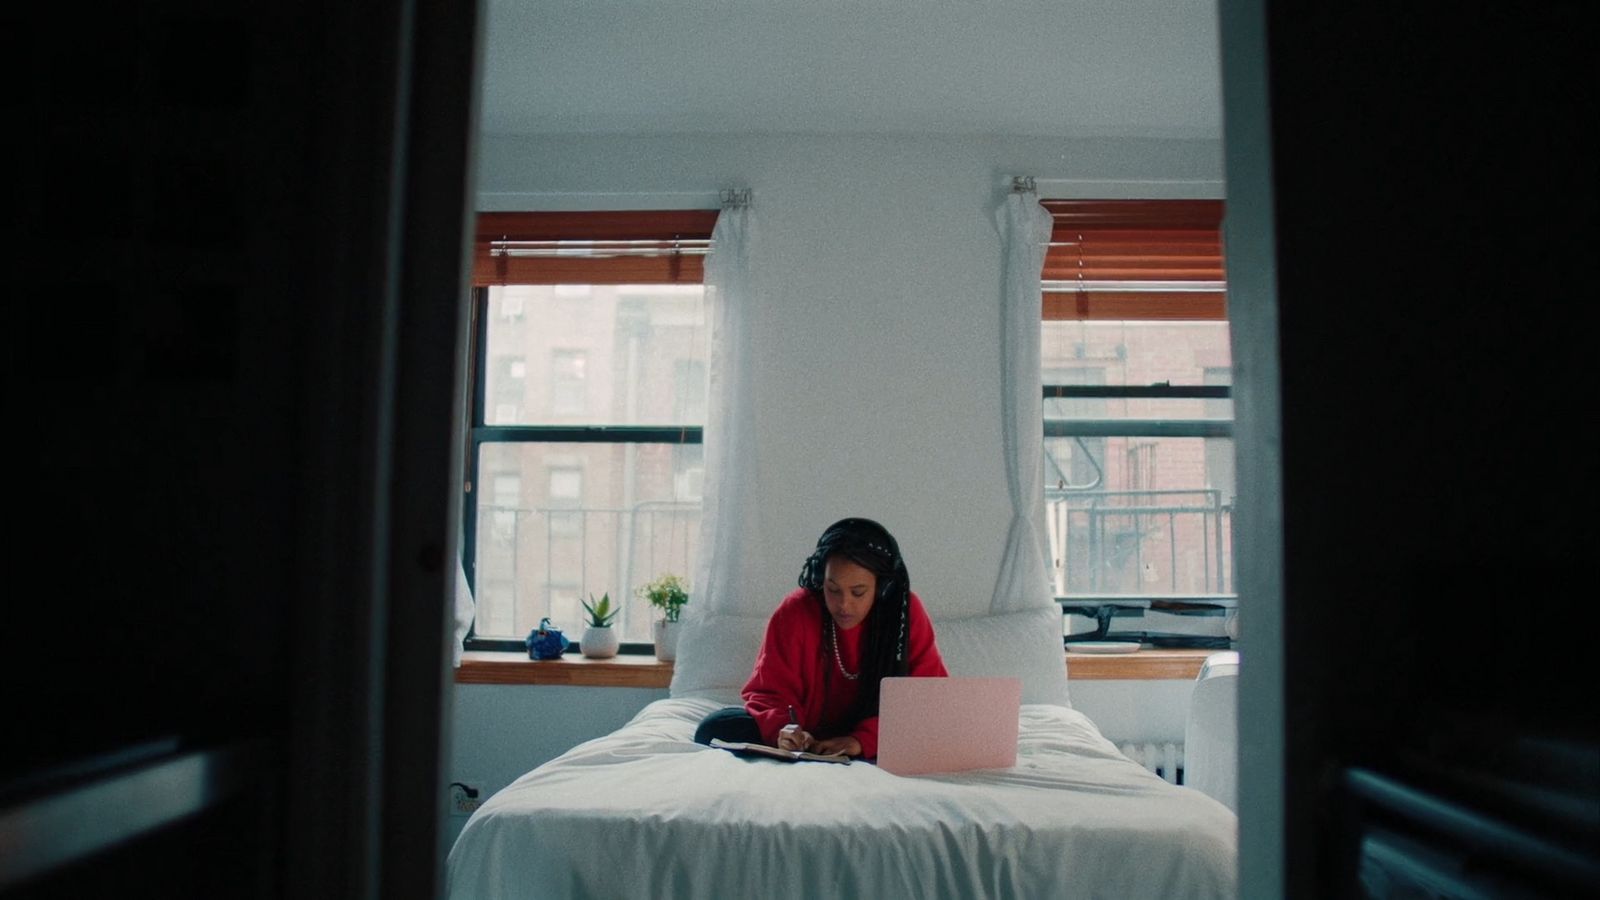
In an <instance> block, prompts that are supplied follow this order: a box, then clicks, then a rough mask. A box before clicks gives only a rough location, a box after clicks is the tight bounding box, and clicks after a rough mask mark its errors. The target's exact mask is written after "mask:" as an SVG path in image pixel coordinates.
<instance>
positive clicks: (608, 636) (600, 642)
mask: <svg viewBox="0 0 1600 900" xmlns="http://www.w3.org/2000/svg"><path fill="white" fill-rule="evenodd" d="M592 600H594V595H593V594H590V595H589V599H588V600H585V599H583V598H582V597H579V598H578V602H579V603H582V604H583V609H584V612H586V613H588V616H587V619H586V624H585V626H584V629H583V640H581V641H579V642H578V646H579V648H580V649H581V650H582V651H583V655H584V656H587V657H589V658H590V659H610V658H611V657H613V656H616V655H617V648H618V647H620V646H621V645H622V642H621V641H620V640H619V639H618V638H617V633H616V631H615V630H613V629H612V628H611V622H612V620H613V619H615V618H616V617H617V613H619V612H621V611H622V608H621V607H620V606H617V607H614V606H612V605H611V594H610V593H609V592H607V593H604V594H601V595H600V600H599V602H598V603H592V602H590V601H592Z"/></svg>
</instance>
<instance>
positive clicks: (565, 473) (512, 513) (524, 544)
mask: <svg viewBox="0 0 1600 900" xmlns="http://www.w3.org/2000/svg"><path fill="white" fill-rule="evenodd" d="M703 465H704V463H703V453H702V451H701V448H700V447H699V446H697V445H679V444H578V443H491V444H484V445H483V446H482V447H481V452H480V454H479V459H478V471H480V472H495V473H500V474H498V475H496V476H495V479H494V482H493V484H494V487H493V489H492V490H491V494H492V496H490V497H480V498H479V500H480V505H479V506H478V510H477V515H478V525H477V544H476V559H475V567H476V574H477V579H478V583H479V584H481V585H485V586H486V589H485V590H480V592H479V597H478V622H477V635H478V636H479V637H485V638H507V637H512V638H518V639H520V638H523V637H526V636H527V634H528V632H529V631H531V630H533V628H535V627H536V626H537V625H538V624H539V619H540V618H542V617H545V616H549V617H550V620H551V622H552V623H553V624H554V625H555V626H556V627H558V628H560V629H562V630H563V631H565V632H567V633H568V635H569V636H570V637H572V638H574V639H576V638H577V637H578V636H579V634H580V633H581V632H582V630H583V624H584V621H583V615H584V614H583V608H582V607H581V606H580V605H579V603H578V599H579V598H580V597H582V598H587V597H588V596H589V595H590V594H593V595H594V596H596V597H599V596H600V594H602V593H607V592H609V593H610V594H611V598H612V600H613V602H616V601H622V610H623V611H622V614H621V615H620V616H619V617H618V620H617V626H616V627H618V628H619V629H620V632H619V637H621V639H622V640H623V641H632V642H640V643H649V642H650V641H651V639H652V638H651V634H650V621H651V619H652V618H653V615H652V610H651V609H650V607H649V605H648V604H646V603H645V602H644V601H642V600H639V599H637V597H636V591H637V589H638V588H639V587H640V586H641V585H643V584H645V583H646V582H648V581H650V580H652V579H654V578H656V577H657V576H659V575H661V574H663V573H667V572H671V573H674V574H677V575H681V576H683V577H684V578H685V580H688V579H689V578H691V577H692V576H693V574H694V573H693V572H691V571H690V568H689V567H690V566H691V565H692V563H693V560H694V558H695V548H696V546H697V545H698V541H699V531H700V498H699V485H700V482H701V479H702V478H703V474H702V469H703ZM513 478H514V479H515V483H516V485H517V486H518V490H519V491H520V497H513V496H512V494H511V491H510V490H509V489H507V490H502V489H501V487H500V486H501V485H502V484H507V483H509V479H513ZM508 501H510V502H508Z"/></svg>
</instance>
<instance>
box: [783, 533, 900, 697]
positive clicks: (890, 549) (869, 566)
mask: <svg viewBox="0 0 1600 900" xmlns="http://www.w3.org/2000/svg"><path fill="white" fill-rule="evenodd" d="M834 557H842V558H844V559H848V560H850V561H851V562H853V563H855V564H856V565H858V566H861V567H862V568H864V569H866V570H868V571H869V572H871V573H872V574H873V575H874V576H875V577H876V578H877V582H878V591H877V594H876V596H875V597H874V598H873V601H872V610H871V611H870V612H868V613H867V618H866V620H865V621H864V622H863V623H862V627H863V628H865V629H866V630H865V631H864V632H862V635H861V663H860V665H861V676H860V679H859V682H860V688H859V689H858V690H857V692H856V702H855V709H854V710H853V712H852V715H853V717H854V719H855V720H856V721H860V720H861V719H865V718H868V717H871V716H875V715H877V714H878V684H879V682H880V681H882V680H883V678H884V676H886V675H904V674H906V672H907V671H908V663H907V661H906V631H907V629H908V628H909V627H910V621H909V620H910V616H911V612H910V610H911V573H910V572H908V571H907V570H906V561H905V559H904V558H903V557H902V556H901V555H900V545H899V544H898V543H897V542H896V541H895V539H894V535H892V534H890V533H889V530H888V529H887V528H884V527H883V526H882V525H879V524H878V523H877V522H874V521H872V520H871V519H859V518H850V519H840V520H839V521H837V522H835V523H833V524H832V525H829V526H828V529H827V530H826V531H824V532H823V533H822V537H820V538H818V539H817V549H816V550H815V551H813V552H812V554H811V555H810V556H808V557H806V561H805V564H804V565H803V566H802V567H801V569H800V586H801V587H803V588H805V589H806V590H808V591H810V592H811V596H812V597H813V598H815V599H816V602H817V603H818V605H819V606H820V607H821V608H822V647H823V655H824V656H825V657H827V663H828V664H827V665H826V666H825V667H824V668H823V672H825V673H828V674H826V675H824V676H823V677H824V678H828V679H831V676H832V672H833V658H832V654H831V651H830V648H831V647H832V646H833V633H832V630H833V628H834V627H835V626H834V624H833V616H831V615H829V614H828V605H827V602H826V601H825V600H824V599H823V596H822V580H823V575H824V572H825V571H826V569H827V565H828V560H829V559H832V558H834Z"/></svg>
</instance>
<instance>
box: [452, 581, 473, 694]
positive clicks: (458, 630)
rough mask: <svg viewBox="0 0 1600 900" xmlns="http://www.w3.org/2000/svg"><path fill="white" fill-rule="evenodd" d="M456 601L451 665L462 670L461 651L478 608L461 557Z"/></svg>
mask: <svg viewBox="0 0 1600 900" xmlns="http://www.w3.org/2000/svg"><path fill="white" fill-rule="evenodd" d="M455 600H456V602H455V640H454V643H453V644H452V645H451V648H450V664H451V665H452V666H455V667H456V668H460V667H461V651H462V649H463V646H464V644H465V642H466V640H467V632H468V631H469V630H471V628H472V617H473V616H474V615H476V614H477V607H476V606H475V605H474V604H473V602H472V588H470V587H468V586H467V569H466V566H465V565H463V564H462V562H461V557H460V556H457V557H456V590H455Z"/></svg>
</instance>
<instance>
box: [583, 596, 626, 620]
mask: <svg viewBox="0 0 1600 900" xmlns="http://www.w3.org/2000/svg"><path fill="white" fill-rule="evenodd" d="M593 599H594V595H593V594H590V595H589V600H585V599H583V598H582V597H579V598H578V602H579V603H582V604H583V608H584V611H585V612H587V613H588V614H589V624H590V625H593V626H594V627H596V628H610V627H611V620H612V619H615V618H616V617H617V613H619V612H622V607H620V606H619V607H617V608H615V609H613V608H612V606H611V592H609V591H607V592H606V593H604V594H601V595H600V602H598V603H590V602H589V601H590V600H593Z"/></svg>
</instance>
